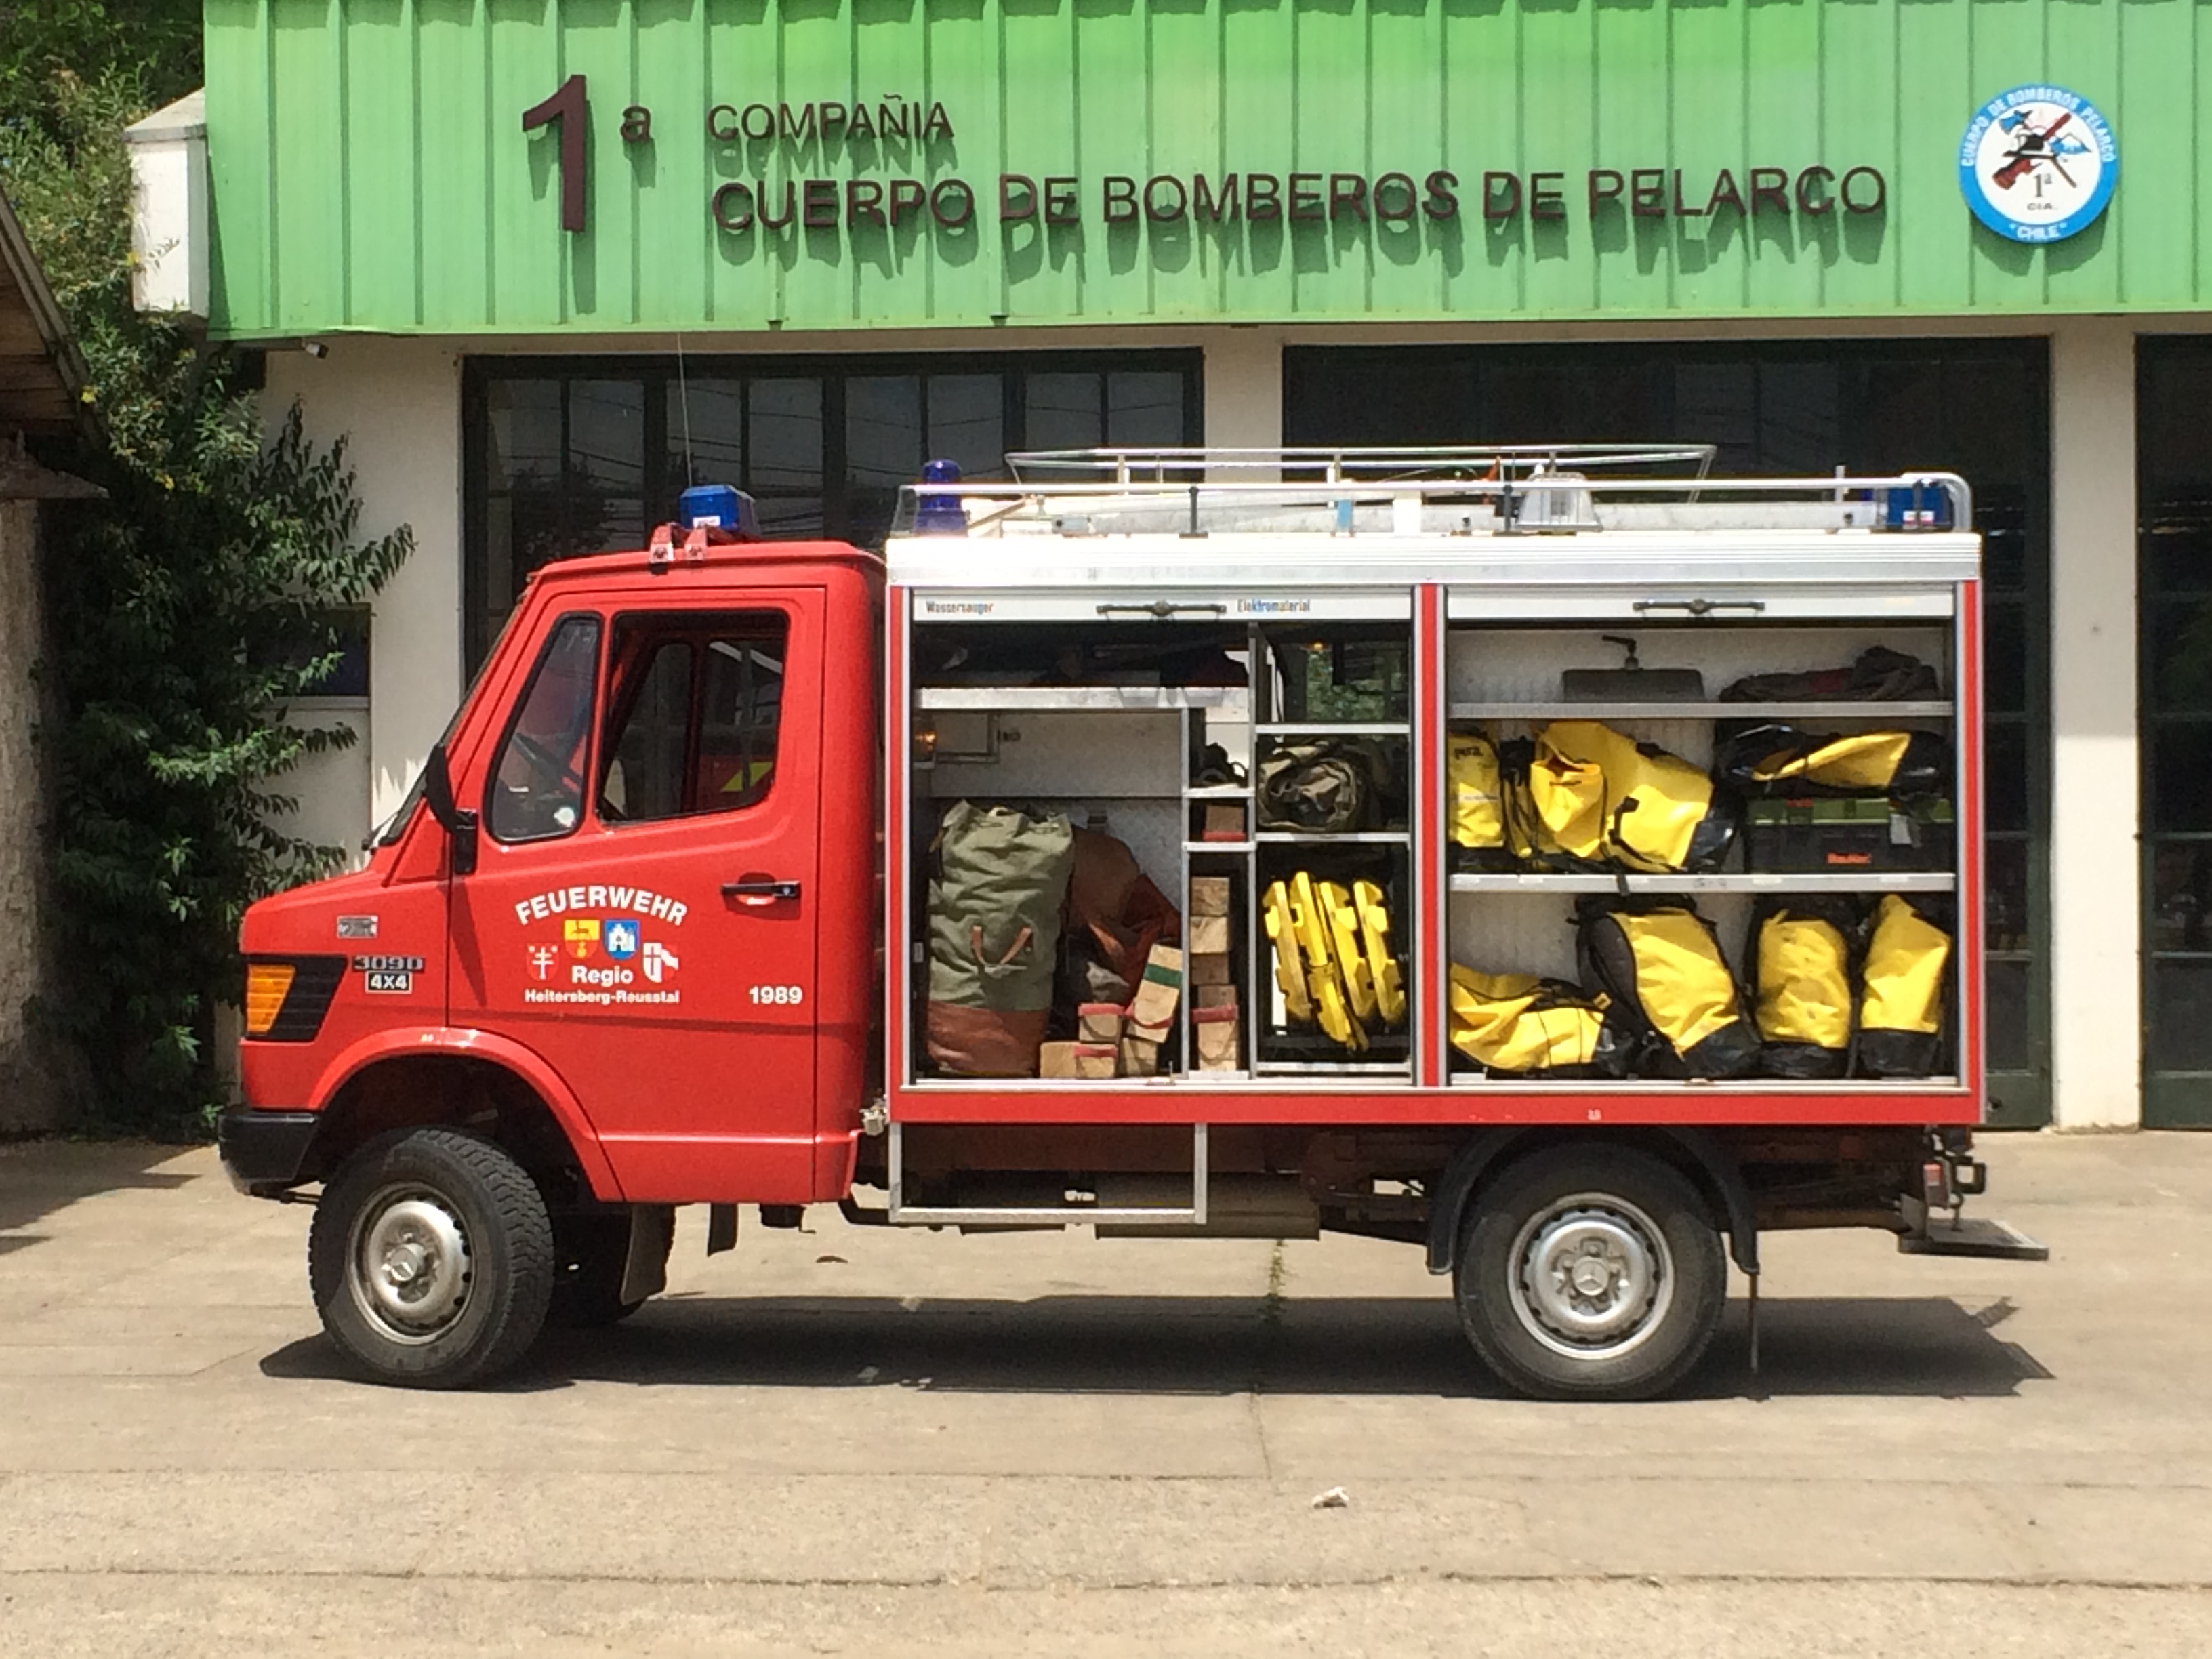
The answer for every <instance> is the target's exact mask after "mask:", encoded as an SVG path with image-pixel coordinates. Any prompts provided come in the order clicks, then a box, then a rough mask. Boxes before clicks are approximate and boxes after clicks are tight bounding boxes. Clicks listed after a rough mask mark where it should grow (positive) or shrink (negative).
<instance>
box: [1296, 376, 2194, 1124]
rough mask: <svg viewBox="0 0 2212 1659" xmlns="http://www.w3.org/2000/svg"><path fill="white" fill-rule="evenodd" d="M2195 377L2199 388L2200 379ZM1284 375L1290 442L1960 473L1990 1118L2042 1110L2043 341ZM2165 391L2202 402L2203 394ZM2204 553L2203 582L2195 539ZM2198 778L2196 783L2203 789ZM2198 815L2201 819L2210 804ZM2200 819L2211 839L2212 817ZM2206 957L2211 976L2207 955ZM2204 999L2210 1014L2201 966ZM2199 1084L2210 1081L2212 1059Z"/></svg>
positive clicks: (2046, 1055) (2016, 1119)
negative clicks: (1978, 661) (1980, 711)
mask: <svg viewBox="0 0 2212 1659" xmlns="http://www.w3.org/2000/svg"><path fill="white" fill-rule="evenodd" d="M2199 387H2200V391H2203V390H2212V380H2206V381H2203V382H2200V383H2199ZM1283 394H1284V395H1283V422H1284V441H1285V443H1290V444H1345V445H1352V444H1441V443H1470V442H1483V443H1547V442H1548V443H1578V442H1581V443H1601V442H1658V443H1675V442H1681V443H1713V444H1717V445H1718V446H1719V447H1720V453H1719V456H1718V457H1717V459H1716V461H1715V463H1714V465H1715V468H1716V470H1717V471H1723V472H1738V473H1765V474H1770V475H1790V476H1796V477H1818V476H1820V475H1821V474H1825V473H1827V472H1831V471H1833V470H1834V469H1835V468H1836V467H1838V466H1839V465H1840V466H1844V467H1847V468H1849V469H1850V471H1855V472H1866V473H1886V472H1895V471H1900V470H1902V469H1905V468H1907V467H1931V468H1940V469H1945V470H1948V471H1955V472H1958V473H1960V474H1961V475H1962V476H1963V477H1966V480H1967V481H1968V482H1969V483H1972V485H1973V488H1974V510H1975V514H1976V519H1977V523H1978V528H1979V529H1980V531H1981V532H1982V536H1983V564H1982V572H1983V583H1982V588H1983V595H1982V601H1983V624H1984V626H1983V635H1984V645H1983V658H1982V667H1983V682H1984V692H1985V698H1984V701H1985V708H1984V742H1985V745H1986V756H1985V763H1984V773H1985V775H1986V784H1985V787H1986V789H1987V792H1988V793H1987V802H1986V805H1987V812H1986V820H1985V825H1984V828H1985V836H1984V862H1985V865H1986V866H1987V872H1988V879H1987V900H1988V902H1987V911H1986V914H1987V918H1988V931H1987V934H1986V943H1987V947H1988V951H1987V956H1988V971H1989V980H1988V999H1987V1003H1986V1006H1987V1011H1988V1021H1989V1030H1988V1036H1989V1067H1990V1097H1991V1099H1992V1102H1993V1106H1992V1110H1991V1114H1990V1120H1991V1121H1992V1122H1994V1123H2000V1124H2004V1125H2008V1126H2010V1125H2020V1126H2027V1125H2031V1124H2037V1123H2042V1122H2045V1121H2048V1119H2049V1115H2050V1109H2051V1085H2050V1027H2051V1021H2050V989H2049V986H2050V980H2049V969H2048V963H2049V960H2050V954H2049V952H2050V923H2049V915H2050V906H2049V901H2048V897H2047V895H2048V890H2049V878H2048V871H2047V865H2048V859H2049V848H2050V834H2049V805H2048V803H2049V800H2050V796H2051V788H2050V779H2051V738H2050V683H2051V673H2050V665H2049V661H2048V644H2047V641H2048V638H2049V634H2050V606H2051V581H2050V537H2051V532H2050V484H2049V477H2050V462H2051V441H2050V434H2049V430H2048V425H2047V422H2046V418H2045V411H2046V410H2047V409H2048V408H2049V406H2050V368H2049V360H2048V355H2047V350H2046V348H2045V343H2044V342H2043V341H2041V340H1893V341H1892V340H1885V341H1867V342H1863V343H1862V342H1850V343H1841V342H1820V343H1812V342H1805V341H1776V342H1771V343H1769V342H1759V343H1720V342H1703V341H1700V342H1683V343H1664V344H1660V343H1652V344H1634V345H1592V346H1498V347H1457V346H1455V347H1433V346H1420V347H1381V346H1376V347H1341V348H1330V347H1310V348H1300V349H1291V350H1289V351H1286V352H1285V353H1284V354H1283ZM2170 406H2171V407H2172V408H2174V409H2176V410H2191V411H2193V410H2197V409H2199V408H2202V407H2203V398H2202V397H2201V396H2200V397H2199V398H2197V401H2194V402H2191V401H2188V400H2186V399H2183V400H2180V401H2176V402H2172V404H2170ZM2177 418H2185V417H2179V416H2178V417H2177ZM2200 453H2202V452H2201V451H2200ZM2198 476H2199V477H2203V476H2204V474H2203V472H2200V473H2199V475H2198ZM2146 499H2148V497H2146ZM2198 499H2200V500H2205V499H2212V495H2200V496H2199V498H2198ZM2206 545H2207V547H2208V549H2212V538H2208V540H2207V543H2206ZM2202 568H2203V572H2204V574H2203V592H2205V594H2206V595H2207V598H2208V601H2212V558H2208V559H2207V560H2206V562H2204V564H2203V567H2202ZM2208 630H2212V624H2208ZM2204 708H2205V710H2206V716H2207V718H2206V721H2205V724H2204V726H2203V732H2204V735H2205V738H2206V748H2205V750H2204V751H2203V752H2204V753H2205V754H2206V755H2207V756H2208V757H2212V697H2208V699H2207V701H2206V702H2205V704H2204ZM2199 787H2200V788H2201V787H2202V786H2201V785H2200V786H2199ZM2205 798H2206V799H2207V801H2208V802H2212V792H2207V793H2206V797H2205ZM2203 828H2204V829H2207V830H2208V831H2212V805H2208V806H2207V810H2206V813H2205V817H2204V821H2203ZM2205 839H2206V840H2207V842H2209V843H2212V835H2208V836H2206V837H2205ZM2208 850H2212V848H2208ZM2207 966H2208V975H2212V954H2209V955H2208V957H2207ZM2204 1006H2205V1009H2206V1012H2207V1015H2208V1017H2212V977H2208V995H2207V998H2206V1001H2205V1005H2204ZM2205 1027H2206V1022H2200V1023H2199V1024H2198V1027H2197V1029H2199V1030H2203V1029H2205ZM2207 1063H2208V1065H2209V1066H2212V1057H2208V1062H2207ZM2207 1084H2208V1094H2207V1098H2208V1100H2212V1077H2208V1079H2207Z"/></svg>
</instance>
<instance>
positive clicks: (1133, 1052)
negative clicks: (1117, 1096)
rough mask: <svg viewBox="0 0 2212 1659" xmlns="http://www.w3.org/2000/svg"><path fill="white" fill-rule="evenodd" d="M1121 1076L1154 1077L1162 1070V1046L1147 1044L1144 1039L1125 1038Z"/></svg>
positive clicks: (1122, 1048) (1154, 1043)
mask: <svg viewBox="0 0 2212 1659" xmlns="http://www.w3.org/2000/svg"><path fill="white" fill-rule="evenodd" d="M1159 1069H1160V1045H1159V1044H1158V1043H1157V1042H1146V1041H1145V1040H1144V1038H1142V1037H1123V1038H1122V1039H1121V1075H1122V1076H1123V1077H1154V1076H1157V1075H1158V1073H1159Z"/></svg>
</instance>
